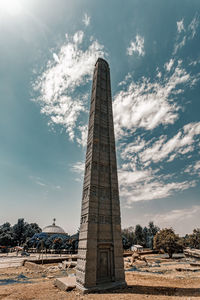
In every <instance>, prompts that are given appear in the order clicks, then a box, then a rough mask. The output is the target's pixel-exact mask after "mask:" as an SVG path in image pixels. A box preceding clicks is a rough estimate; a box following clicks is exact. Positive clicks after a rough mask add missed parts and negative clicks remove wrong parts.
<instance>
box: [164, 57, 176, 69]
mask: <svg viewBox="0 0 200 300" xmlns="http://www.w3.org/2000/svg"><path fill="white" fill-rule="evenodd" d="M173 64H174V59H172V58H171V59H170V60H169V62H167V63H166V64H165V65H164V66H165V69H166V71H167V72H170V70H171V68H172V66H173Z"/></svg>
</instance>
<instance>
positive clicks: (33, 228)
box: [25, 223, 42, 238]
mask: <svg viewBox="0 0 200 300" xmlns="http://www.w3.org/2000/svg"><path fill="white" fill-rule="evenodd" d="M25 231H26V238H32V237H33V236H34V234H35V233H40V232H41V231H42V229H41V228H40V227H39V226H38V224H37V223H30V224H26V228H25Z"/></svg>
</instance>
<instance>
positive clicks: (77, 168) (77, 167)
mask: <svg viewBox="0 0 200 300" xmlns="http://www.w3.org/2000/svg"><path fill="white" fill-rule="evenodd" d="M70 169H71V171H72V172H73V173H75V174H76V176H77V177H76V178H75V181H78V182H81V181H82V180H83V175H84V169H85V163H84V162H83V161H77V162H75V163H74V164H73V165H71V166H70Z"/></svg>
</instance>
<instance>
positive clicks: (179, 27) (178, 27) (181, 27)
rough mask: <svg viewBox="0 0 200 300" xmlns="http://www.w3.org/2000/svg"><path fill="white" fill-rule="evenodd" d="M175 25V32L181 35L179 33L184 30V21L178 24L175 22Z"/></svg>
mask: <svg viewBox="0 0 200 300" xmlns="http://www.w3.org/2000/svg"><path fill="white" fill-rule="evenodd" d="M176 25H177V31H178V33H181V31H185V28H184V20H183V19H182V20H180V21H178V22H176Z"/></svg>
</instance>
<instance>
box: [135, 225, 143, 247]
mask: <svg viewBox="0 0 200 300" xmlns="http://www.w3.org/2000/svg"><path fill="white" fill-rule="evenodd" d="M135 243H137V244H139V245H144V236H143V228H142V226H141V225H139V224H137V225H136V226H135Z"/></svg>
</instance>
